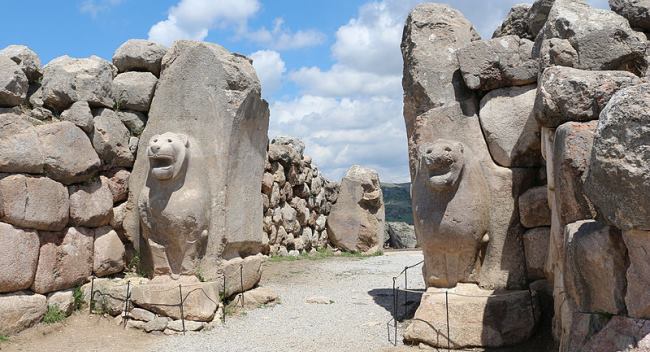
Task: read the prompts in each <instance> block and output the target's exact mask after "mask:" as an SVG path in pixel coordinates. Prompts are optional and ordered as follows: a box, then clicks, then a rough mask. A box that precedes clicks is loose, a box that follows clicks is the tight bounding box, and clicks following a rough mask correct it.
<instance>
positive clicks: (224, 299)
mask: <svg viewBox="0 0 650 352" xmlns="http://www.w3.org/2000/svg"><path fill="white" fill-rule="evenodd" d="M221 306H223V311H222V312H221V320H222V321H223V323H224V324H225V323H226V272H225V271H224V272H223V302H221Z"/></svg>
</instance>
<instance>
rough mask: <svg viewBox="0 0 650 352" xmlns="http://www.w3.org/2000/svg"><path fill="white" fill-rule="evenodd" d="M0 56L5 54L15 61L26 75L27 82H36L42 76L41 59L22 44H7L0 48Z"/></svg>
mask: <svg viewBox="0 0 650 352" xmlns="http://www.w3.org/2000/svg"><path fill="white" fill-rule="evenodd" d="M0 56H6V57H8V58H10V59H11V60H13V61H14V62H15V63H17V64H18V66H20V69H21V70H23V72H24V73H25V75H26V76H27V79H28V80H29V83H35V82H38V80H39V79H40V78H41V77H42V76H43V72H41V59H39V58H38V55H36V53H35V52H34V51H33V50H32V49H30V48H28V47H26V46H24V45H9V46H7V47H6V48H4V49H2V50H0Z"/></svg>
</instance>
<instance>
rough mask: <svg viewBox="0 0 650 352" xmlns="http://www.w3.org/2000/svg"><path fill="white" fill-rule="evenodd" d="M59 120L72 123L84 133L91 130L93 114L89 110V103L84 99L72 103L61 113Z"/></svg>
mask: <svg viewBox="0 0 650 352" xmlns="http://www.w3.org/2000/svg"><path fill="white" fill-rule="evenodd" d="M61 120H64V121H70V122H72V123H74V124H75V125H77V126H78V127H79V128H81V129H82V130H84V132H86V133H90V132H92V130H93V114H92V112H91V111H90V105H88V102H85V101H78V102H75V103H74V104H72V106H70V108H69V109H67V110H66V111H64V112H62V113H61Z"/></svg>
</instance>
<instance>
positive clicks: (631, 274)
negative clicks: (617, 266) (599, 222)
mask: <svg viewBox="0 0 650 352" xmlns="http://www.w3.org/2000/svg"><path fill="white" fill-rule="evenodd" d="M623 240H624V241H625V245H626V246H627V250H628V255H629V261H630V265H629V267H628V268H627V275H626V277H627V292H626V293H625V304H626V305H627V312H628V315H629V316H631V317H633V318H641V319H650V302H648V296H647V295H648V289H649V288H650V261H648V253H649V251H650V231H639V230H630V231H625V232H623Z"/></svg>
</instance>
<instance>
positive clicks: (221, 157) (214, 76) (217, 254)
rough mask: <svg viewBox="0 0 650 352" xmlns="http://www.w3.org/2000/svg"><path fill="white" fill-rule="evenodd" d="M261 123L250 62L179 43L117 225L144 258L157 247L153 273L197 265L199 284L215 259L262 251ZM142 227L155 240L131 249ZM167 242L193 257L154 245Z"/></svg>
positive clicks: (165, 67) (264, 113) (264, 110)
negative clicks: (124, 215)
mask: <svg viewBox="0 0 650 352" xmlns="http://www.w3.org/2000/svg"><path fill="white" fill-rule="evenodd" d="M179 91H185V92H191V94H178V92H179ZM268 117H269V111H268V104H267V103H266V102H265V101H263V100H262V99H261V96H260V84H259V80H258V78H257V76H256V74H255V71H254V69H253V66H252V65H251V63H250V61H249V60H248V59H246V58H244V57H242V56H239V55H234V54H231V53H230V52H228V51H227V50H225V49H224V48H222V47H220V46H218V45H215V44H210V43H203V42H193V41H177V42H175V44H174V45H173V46H172V48H170V49H169V51H168V52H167V54H166V55H165V57H164V58H163V60H162V74H161V77H160V80H159V81H158V85H157V87H156V92H155V95H154V98H153V101H152V104H151V109H150V111H149V119H148V121H147V126H146V128H145V130H144V132H143V133H142V136H141V137H140V145H139V147H138V157H137V158H136V163H135V165H134V168H133V172H132V174H131V177H130V179H129V190H130V192H129V193H130V199H129V206H128V207H127V208H128V209H129V213H128V215H127V218H126V219H125V223H124V226H125V230H126V231H127V234H128V237H130V238H133V239H135V240H136V241H137V242H136V246H138V247H142V248H141V252H142V253H144V255H145V256H147V255H149V254H153V253H148V252H149V250H150V248H155V249H154V250H153V251H156V254H155V255H154V257H155V258H158V259H160V260H158V259H157V263H156V264H154V265H153V266H154V269H155V270H154V272H157V273H173V274H180V273H194V272H196V270H197V268H198V267H199V265H200V267H201V269H202V275H203V276H204V277H205V278H206V279H208V280H209V279H216V278H217V277H218V271H219V269H220V267H221V265H222V264H223V263H221V261H222V258H223V259H231V258H236V257H241V256H247V255H250V254H256V253H259V252H260V251H261V250H262V249H263V247H264V245H263V237H264V233H263V231H262V201H261V197H260V196H259V192H260V184H261V181H262V174H263V171H264V162H265V159H266V146H267V141H268V137H267V132H268ZM155 136H159V137H160V139H158V140H157V141H155V142H154V140H156V139H157V138H156V137H155ZM170 140H171V142H170ZM179 141H180V142H181V143H180V144H179ZM183 142H184V143H183ZM161 151H164V152H165V153H161ZM168 153H172V154H171V157H170V154H168ZM181 186H182V187H181ZM163 201H164V202H166V204H167V209H166V211H165V213H162V212H161V211H162V210H163V209H164V207H163ZM136 204H139V206H137V205H136ZM154 219H155V220H154ZM186 220H187V221H186ZM141 227H142V228H143V229H144V233H143V239H152V241H153V244H152V241H149V242H148V243H149V244H148V245H147V248H145V247H144V246H139V245H138V244H139V243H142V244H144V243H145V241H142V242H140V241H139V239H140V231H139V229H140V228H141ZM179 234H183V235H182V236H181V235H179ZM165 236H173V240H174V242H175V244H174V246H183V247H185V246H186V243H187V244H188V246H189V247H193V248H196V251H195V254H192V253H191V251H190V252H186V253H183V252H184V251H183V250H178V249H171V248H169V249H168V248H165V247H164V246H162V247H161V246H159V245H157V243H158V244H159V243H164V242H157V241H158V240H162V239H164V237H165ZM199 239H200V240H199ZM170 253H171V254H172V258H173V259H171V260H170V259H169V256H168V254H170ZM174 253H176V254H178V255H177V256H176V255H175V254H174ZM181 253H183V254H182V255H181ZM184 258H185V259H184ZM145 259H146V258H145ZM186 259H188V260H186ZM166 261H167V262H168V263H165V262H166Z"/></svg>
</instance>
